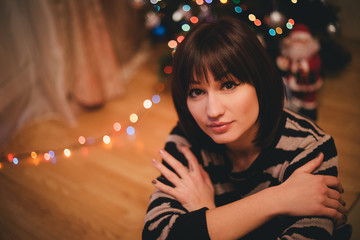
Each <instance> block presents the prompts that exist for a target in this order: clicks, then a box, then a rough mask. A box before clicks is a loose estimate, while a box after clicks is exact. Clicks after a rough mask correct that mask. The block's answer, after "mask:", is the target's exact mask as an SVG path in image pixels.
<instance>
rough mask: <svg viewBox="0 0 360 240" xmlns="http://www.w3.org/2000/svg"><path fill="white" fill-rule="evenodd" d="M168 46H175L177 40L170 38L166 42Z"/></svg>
mask: <svg viewBox="0 0 360 240" xmlns="http://www.w3.org/2000/svg"><path fill="white" fill-rule="evenodd" d="M168 46H169V48H176V46H177V42H176V41H175V40H170V41H169V42H168Z"/></svg>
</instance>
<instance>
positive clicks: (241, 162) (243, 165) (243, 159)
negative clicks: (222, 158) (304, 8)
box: [226, 146, 261, 172]
mask: <svg viewBox="0 0 360 240" xmlns="http://www.w3.org/2000/svg"><path fill="white" fill-rule="evenodd" d="M260 151H261V150H260V148H258V147H255V146H252V147H249V148H243V149H238V150H234V149H230V148H227V150H226V152H227V155H228V157H229V159H230V161H231V163H232V171H233V172H242V171H245V170H246V169H248V168H249V167H250V166H251V164H253V162H254V161H255V159H256V158H257V157H258V156H259V154H260Z"/></svg>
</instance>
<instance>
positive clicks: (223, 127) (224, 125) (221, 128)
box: [207, 122, 232, 134]
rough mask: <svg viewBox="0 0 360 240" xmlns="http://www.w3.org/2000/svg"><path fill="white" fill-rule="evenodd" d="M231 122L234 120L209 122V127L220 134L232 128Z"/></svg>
mask: <svg viewBox="0 0 360 240" xmlns="http://www.w3.org/2000/svg"><path fill="white" fill-rule="evenodd" d="M231 123H232V122H216V123H211V124H208V125H207V127H208V128H209V129H210V130H211V131H213V132H214V133H218V134H219V133H224V132H226V131H227V130H228V129H229V128H230V126H231Z"/></svg>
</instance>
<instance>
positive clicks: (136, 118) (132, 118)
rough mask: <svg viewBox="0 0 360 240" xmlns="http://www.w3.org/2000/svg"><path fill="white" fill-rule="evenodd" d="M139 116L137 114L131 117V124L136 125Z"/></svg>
mask: <svg viewBox="0 0 360 240" xmlns="http://www.w3.org/2000/svg"><path fill="white" fill-rule="evenodd" d="M138 119H139V118H138V115H136V114H135V113H133V114H131V115H130V122H132V123H136V122H137V121H138Z"/></svg>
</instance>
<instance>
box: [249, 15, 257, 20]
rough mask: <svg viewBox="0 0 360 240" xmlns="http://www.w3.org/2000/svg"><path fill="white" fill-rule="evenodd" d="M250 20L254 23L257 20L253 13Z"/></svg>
mask: <svg viewBox="0 0 360 240" xmlns="http://www.w3.org/2000/svg"><path fill="white" fill-rule="evenodd" d="M249 20H250V21H252V22H253V21H255V20H256V17H255V15H254V14H252V13H250V14H249Z"/></svg>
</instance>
